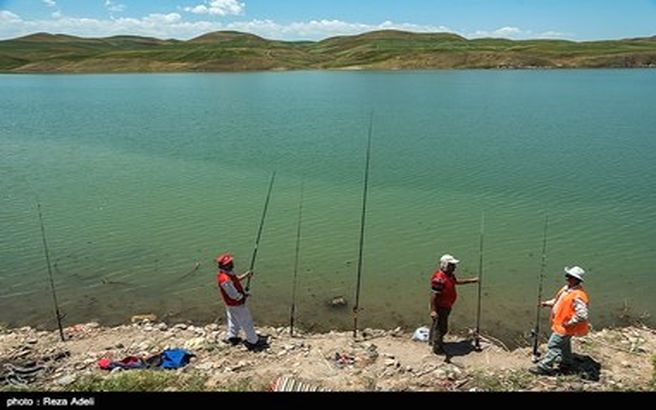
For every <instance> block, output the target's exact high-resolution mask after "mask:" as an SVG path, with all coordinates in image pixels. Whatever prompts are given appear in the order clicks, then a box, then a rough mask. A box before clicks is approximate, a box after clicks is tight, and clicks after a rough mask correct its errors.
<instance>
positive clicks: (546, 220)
mask: <svg viewBox="0 0 656 410" xmlns="http://www.w3.org/2000/svg"><path fill="white" fill-rule="evenodd" d="M548 224H549V215H547V216H545V217H544V238H543V239H542V264H541V266H540V276H539V277H538V300H537V303H536V304H535V305H536V313H535V327H534V328H533V330H532V331H531V336H532V337H533V362H537V361H538V360H539V358H540V351H539V350H538V347H539V345H540V312H541V306H540V302H541V301H542V281H543V279H544V271H545V268H546V266H547V226H548Z"/></svg>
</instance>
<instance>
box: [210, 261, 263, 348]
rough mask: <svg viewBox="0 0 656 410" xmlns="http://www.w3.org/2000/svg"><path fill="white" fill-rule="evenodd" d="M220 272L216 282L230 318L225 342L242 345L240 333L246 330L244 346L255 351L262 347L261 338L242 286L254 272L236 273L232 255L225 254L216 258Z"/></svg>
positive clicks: (246, 294)
mask: <svg viewBox="0 0 656 410" xmlns="http://www.w3.org/2000/svg"><path fill="white" fill-rule="evenodd" d="M215 261H216V263H217V265H218V268H219V272H218V273H217V275H216V280H217V282H218V285H219V290H220V291H221V296H222V297H223V302H224V303H225V305H226V315H227V317H228V337H227V339H226V340H225V341H226V342H227V343H230V344H231V345H233V346H236V345H238V344H239V343H241V341H242V340H241V338H240V337H239V331H240V330H241V329H244V332H245V333H246V341H245V342H244V345H246V347H247V348H248V349H249V350H255V349H257V348H258V347H260V346H261V345H262V343H261V339H260V337H259V336H258V335H257V333H255V327H254V326H253V318H252V316H251V312H250V311H249V310H248V307H247V306H246V298H247V297H248V296H249V294H248V293H246V292H245V291H244V289H243V287H242V286H241V281H242V280H244V279H246V278H248V277H251V276H253V272H251V271H247V272H245V273H244V274H243V275H239V276H238V275H237V274H235V272H234V267H235V266H234V261H233V258H232V255H230V254H228V253H225V254H222V255H219V256H217V257H216V258H215Z"/></svg>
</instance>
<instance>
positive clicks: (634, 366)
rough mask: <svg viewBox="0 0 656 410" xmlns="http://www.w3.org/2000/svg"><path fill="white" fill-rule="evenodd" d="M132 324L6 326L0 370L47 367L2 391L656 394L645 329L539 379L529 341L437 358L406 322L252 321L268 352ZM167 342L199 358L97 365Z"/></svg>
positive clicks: (461, 343)
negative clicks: (354, 326)
mask: <svg viewBox="0 0 656 410" xmlns="http://www.w3.org/2000/svg"><path fill="white" fill-rule="evenodd" d="M151 319H155V320H151ZM132 322H133V323H130V324H123V325H119V326H113V327H103V326H100V325H99V324H98V323H94V322H91V323H86V324H78V325H74V326H69V327H67V328H66V329H65V334H66V335H67V337H68V339H67V340H66V342H63V343H62V342H61V341H60V340H59V334H58V331H57V330H54V331H40V330H36V329H33V328H31V327H27V326H26V327H22V328H14V329H4V328H1V329H0V357H1V358H2V359H0V361H1V362H3V363H2V364H3V366H2V367H0V371H6V369H7V366H6V364H7V363H13V364H15V365H19V364H21V363H22V364H25V363H27V362H30V361H31V362H32V363H42V364H43V367H44V369H43V370H40V371H39V372H38V374H36V375H35V377H34V379H33V380H32V381H31V382H30V383H26V384H24V385H22V386H21V385H17V384H16V383H14V384H8V383H3V379H4V377H3V378H0V391H115V390H120V391H270V390H272V389H275V388H276V387H275V386H276V382H278V383H279V384H280V381H281V380H283V379H284V380H295V381H296V382H297V384H299V383H300V384H302V385H305V386H310V387H312V388H315V389H317V390H329V391H571V390H576V391H656V374H655V373H656V372H655V371H654V366H655V365H656V330H654V329H651V328H648V327H645V326H642V327H636V326H633V327H627V328H622V329H603V330H598V331H594V332H591V333H590V334H589V335H588V336H585V337H582V338H575V339H574V341H573V352H574V354H575V357H577V360H579V362H577V363H580V368H579V369H578V370H577V373H576V374H567V375H557V376H549V377H545V376H540V377H538V376H534V375H532V374H530V373H528V371H527V369H528V368H529V367H531V366H532V363H531V360H530V358H531V349H530V348H527V347H522V348H517V349H514V350H509V349H507V348H505V346H503V344H502V343H498V342H497V341H495V340H493V339H488V338H483V339H482V340H481V342H482V343H481V344H482V347H483V351H482V352H476V351H473V349H472V347H471V341H470V340H469V339H467V336H463V335H452V334H449V335H448V336H447V338H446V342H447V353H448V355H447V356H437V355H434V354H433V353H432V352H431V351H430V347H429V346H428V344H427V343H425V342H418V341H413V340H412V339H411V336H412V330H410V329H401V328H396V329H393V330H380V329H363V330H362V331H361V332H359V335H358V337H357V338H353V335H352V332H337V331H331V332H328V333H305V332H301V331H297V332H295V335H294V337H291V336H290V335H289V328H287V327H278V328H275V327H256V329H257V331H258V332H259V333H260V334H261V335H263V336H266V337H267V339H268V342H269V347H268V348H267V349H265V350H262V351H258V352H253V351H249V350H248V349H246V347H244V346H236V347H232V346H229V345H228V344H226V343H224V342H222V340H223V339H224V338H225V335H226V329H225V326H223V325H218V324H216V323H211V324H207V325H204V326H196V325H188V324H184V323H178V324H175V325H168V324H166V323H163V322H158V321H157V320H156V318H154V317H153V316H150V315H137V316H134V317H133V318H132ZM542 342H543V344H542V345H541V351H542V352H544V351H545V343H546V340H543V341H542ZM174 347H180V348H184V349H186V350H187V351H189V352H191V353H193V354H195V355H196V356H195V357H194V358H193V359H192V360H191V362H190V364H189V365H187V366H186V367H184V368H182V369H178V370H176V371H164V370H141V369H138V370H122V371H120V372H118V373H117V372H116V371H114V372H108V371H104V370H101V369H99V367H98V364H97V362H98V360H99V359H101V358H103V357H107V358H110V359H111V360H121V359H122V358H124V357H127V356H139V357H148V356H151V355H154V354H158V353H160V352H161V351H162V350H163V349H167V348H174ZM53 358H54V359H53ZM5 376H6V373H5ZM292 384H293V383H292ZM278 387H279V386H278Z"/></svg>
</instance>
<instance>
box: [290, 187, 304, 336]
mask: <svg viewBox="0 0 656 410" xmlns="http://www.w3.org/2000/svg"><path fill="white" fill-rule="evenodd" d="M303 188H304V181H303V180H301V198H300V199H299V201H298V225H297V227H296V259H295V260H294V280H293V284H292V307H291V310H290V312H289V334H290V336H292V337H293V336H294V316H295V314H296V284H297V280H296V279H297V277H298V262H299V259H300V255H301V221H302V220H303Z"/></svg>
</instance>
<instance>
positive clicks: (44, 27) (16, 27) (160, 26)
mask: <svg viewBox="0 0 656 410" xmlns="http://www.w3.org/2000/svg"><path fill="white" fill-rule="evenodd" d="M53 17H55V18H54V19H50V20H23V19H22V18H21V17H20V16H18V15H17V14H14V13H12V12H10V11H7V10H0V39H7V38H15V37H19V36H23V35H27V34H31V33H35V32H42V31H45V32H50V33H65V34H70V35H75V36H82V37H106V36H113V35H119V34H120V35H125V34H128V35H141V36H149V37H157V38H177V39H181V40H186V39H190V38H193V37H196V36H199V35H201V34H205V33H208V32H211V31H217V30H236V31H243V32H247V33H253V34H256V35H259V36H262V37H264V38H268V39H276V40H321V39H324V38H327V37H333V36H340V35H353V34H360V33H364V32H367V31H373V30H392V29H395V30H404V31H412V32H451V33H456V34H460V35H465V36H467V37H509V38H523V37H528V36H532V37H533V38H535V37H538V36H536V35H532V34H531V31H529V30H522V29H519V28H517V27H502V28H499V29H497V30H493V31H476V32H475V33H474V34H463V33H457V32H456V31H454V30H451V29H449V28H448V27H445V26H431V25H418V24H412V23H395V22H392V21H384V22H382V23H380V24H364V23H351V22H346V21H342V20H310V21H299V22H292V23H289V24H280V23H278V22H276V21H274V20H250V21H236V22H230V23H222V22H219V21H189V20H185V19H184V18H183V16H182V15H180V14H179V13H168V14H150V15H147V16H145V17H142V18H132V17H114V18H108V19H102V20H100V19H93V18H77V17H68V16H63V15H61V14H58V15H56V16H55V15H54V14H53ZM559 34H561V33H556V32H545V33H542V34H540V35H539V37H541V38H555V37H562V35H559Z"/></svg>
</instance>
